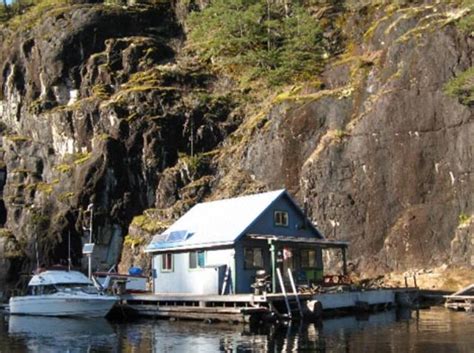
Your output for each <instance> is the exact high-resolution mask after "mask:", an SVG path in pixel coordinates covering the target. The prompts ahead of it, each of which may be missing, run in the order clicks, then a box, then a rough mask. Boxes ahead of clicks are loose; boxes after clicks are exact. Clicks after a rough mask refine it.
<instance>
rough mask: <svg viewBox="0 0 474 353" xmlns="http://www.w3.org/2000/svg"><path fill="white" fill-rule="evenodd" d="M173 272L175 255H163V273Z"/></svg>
mask: <svg viewBox="0 0 474 353" xmlns="http://www.w3.org/2000/svg"><path fill="white" fill-rule="evenodd" d="M171 271H173V254H171V253H165V254H162V255H161V272H171Z"/></svg>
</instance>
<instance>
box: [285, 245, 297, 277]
mask: <svg viewBox="0 0 474 353" xmlns="http://www.w3.org/2000/svg"><path fill="white" fill-rule="evenodd" d="M282 265H283V266H282V267H283V268H282V270H283V273H282V275H283V277H285V278H287V277H288V269H290V270H291V271H294V269H295V252H294V249H292V248H289V247H286V246H285V247H284V248H283V263H282Z"/></svg>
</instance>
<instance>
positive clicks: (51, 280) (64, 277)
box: [28, 270, 92, 286]
mask: <svg viewBox="0 0 474 353" xmlns="http://www.w3.org/2000/svg"><path fill="white" fill-rule="evenodd" d="M68 283H70V284H73V283H77V284H92V282H91V281H90V280H89V278H87V276H85V275H84V274H82V273H81V272H78V271H57V270H48V271H44V272H41V273H39V274H37V275H34V276H33V278H31V280H30V283H28V285H29V286H45V285H48V284H68Z"/></svg>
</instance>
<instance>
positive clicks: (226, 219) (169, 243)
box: [146, 189, 286, 252]
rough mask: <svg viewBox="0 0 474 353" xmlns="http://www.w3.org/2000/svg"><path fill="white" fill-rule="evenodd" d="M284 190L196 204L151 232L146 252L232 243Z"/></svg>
mask: <svg viewBox="0 0 474 353" xmlns="http://www.w3.org/2000/svg"><path fill="white" fill-rule="evenodd" d="M285 193H286V191H285V189H282V190H277V191H271V192H265V193H261V194H255V195H248V196H241V197H235V198H232V199H225V200H218V201H211V202H205V203H200V204H197V205H196V206H194V207H193V208H191V209H190V210H189V211H188V212H187V213H186V214H185V215H183V216H182V217H181V218H180V219H178V220H177V221H176V222H175V223H174V224H173V225H172V226H171V227H170V228H168V229H167V230H166V231H165V232H164V233H162V234H157V235H155V236H154V237H153V240H152V241H151V243H150V244H149V245H148V247H147V249H146V251H147V252H153V251H160V250H164V249H180V248H183V249H184V248H190V247H193V246H199V247H206V246H219V245H229V244H233V243H234V242H235V241H236V240H237V238H239V236H240V235H242V234H243V233H244V232H245V230H246V229H247V228H248V227H249V226H250V225H252V224H253V222H254V221H255V220H256V219H257V218H258V217H259V216H260V215H261V214H262V212H263V211H265V210H266V209H267V208H268V207H269V206H270V205H271V204H272V203H273V202H274V201H275V200H276V199H278V198H279V197H280V196H281V195H283V194H285Z"/></svg>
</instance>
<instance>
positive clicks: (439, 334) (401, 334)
mask: <svg viewBox="0 0 474 353" xmlns="http://www.w3.org/2000/svg"><path fill="white" fill-rule="evenodd" d="M473 347H474V315H472V314H471V315H470V314H467V313H453V312H449V311H447V310H445V309H444V308H435V309H432V310H426V311H420V312H409V311H402V312H400V311H398V312H397V311H387V312H382V313H378V314H374V315H364V316H351V317H340V318H334V319H326V320H324V321H323V322H320V323H317V324H308V325H299V324H292V325H288V326H279V327H276V326H259V327H248V326H242V325H228V324H212V325H209V324H205V323H200V322H185V321H174V322H172V321H165V320H156V321H154V320H138V321H135V322H130V321H128V322H122V323H120V322H111V323H110V322H108V321H106V320H76V319H58V318H36V317H17V316H12V317H10V318H8V317H6V318H5V321H3V325H2V322H0V352H2V353H3V352H11V353H18V352H71V353H72V352H74V353H75V352H126V353H135V352H154V353H158V352H160V353H161V352H196V353H197V352H199V353H201V352H297V351H305V352H321V353H329V352H331V353H333V352H335V353H339V352H340V353H343V352H344V353H348V352H350V353H358V352H361V353H362V352H364V353H365V352H368V353H372V352H374V353H375V352H394V353H395V352H397V353H398V352H418V353H435V352H441V353H444V352H446V353H447V352H450V353H451V352H460V353H468V352H469V353H472V352H473Z"/></svg>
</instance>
